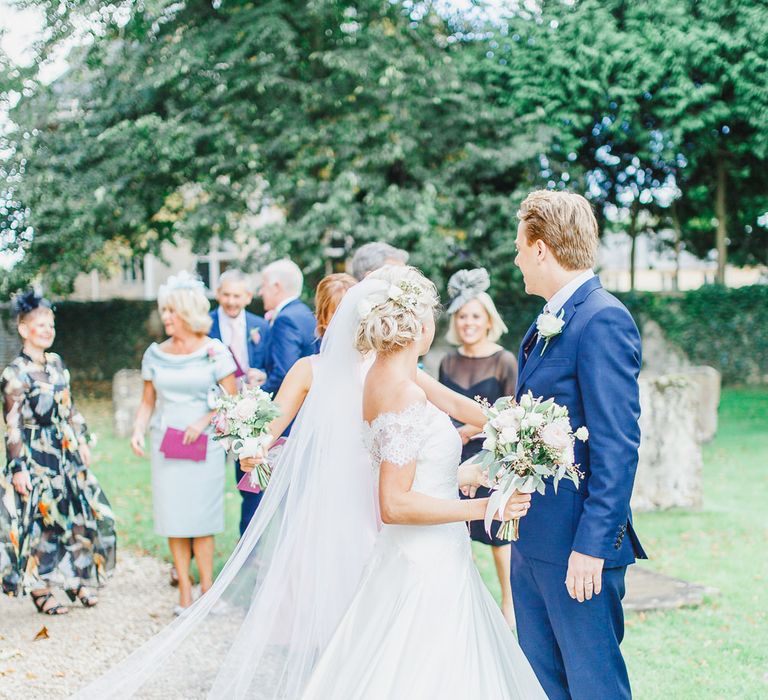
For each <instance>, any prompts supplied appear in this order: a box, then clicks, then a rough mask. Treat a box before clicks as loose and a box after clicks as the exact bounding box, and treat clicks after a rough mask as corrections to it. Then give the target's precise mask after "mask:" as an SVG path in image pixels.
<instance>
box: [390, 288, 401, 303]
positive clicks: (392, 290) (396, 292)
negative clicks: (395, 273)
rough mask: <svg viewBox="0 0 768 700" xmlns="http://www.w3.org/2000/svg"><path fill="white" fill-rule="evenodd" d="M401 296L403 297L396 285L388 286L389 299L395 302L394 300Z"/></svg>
mask: <svg viewBox="0 0 768 700" xmlns="http://www.w3.org/2000/svg"><path fill="white" fill-rule="evenodd" d="M401 296H403V290H402V289H400V287H398V286H397V285H394V284H392V285H390V287H389V298H390V299H392V300H393V301H395V300H396V299H399V298H400V297H401Z"/></svg>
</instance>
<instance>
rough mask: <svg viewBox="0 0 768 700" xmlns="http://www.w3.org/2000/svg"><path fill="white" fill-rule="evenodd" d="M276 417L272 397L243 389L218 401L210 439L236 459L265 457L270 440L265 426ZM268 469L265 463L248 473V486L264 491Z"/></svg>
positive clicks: (278, 411) (257, 390) (277, 413)
mask: <svg viewBox="0 0 768 700" xmlns="http://www.w3.org/2000/svg"><path fill="white" fill-rule="evenodd" d="M279 415H280V409H279V408H278V406H277V404H276V403H275V402H274V401H273V400H272V397H271V396H270V395H269V394H267V393H266V392H265V391H262V390H261V389H257V388H255V387H246V388H244V389H243V390H242V391H241V392H240V393H239V394H235V395H234V396H229V395H228V394H227V395H225V396H222V397H220V398H219V399H218V401H217V404H216V413H215V414H214V416H213V418H212V419H211V423H212V425H213V439H214V440H219V441H220V442H221V444H222V445H223V446H224V449H225V450H227V451H228V452H229V451H231V452H233V453H234V454H235V455H237V456H238V457H258V456H259V455H260V454H266V452H267V449H268V448H269V446H270V444H271V443H272V441H273V439H274V438H273V437H272V435H270V433H269V430H268V428H269V424H270V423H271V422H272V421H273V420H274V419H275V418H277V417H278V416H279ZM271 475H272V470H271V468H270V466H269V464H268V463H267V462H266V461H265V462H263V463H262V464H260V465H258V466H257V467H256V468H255V469H254V470H253V471H252V472H251V486H253V487H255V486H257V485H258V486H259V487H260V488H261V489H264V488H266V486H267V484H268V483H269V478H270V476H271Z"/></svg>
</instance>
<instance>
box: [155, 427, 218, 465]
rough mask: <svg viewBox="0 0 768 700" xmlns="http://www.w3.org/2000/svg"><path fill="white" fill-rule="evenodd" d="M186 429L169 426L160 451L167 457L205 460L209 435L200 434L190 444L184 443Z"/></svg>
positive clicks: (194, 460)
mask: <svg viewBox="0 0 768 700" xmlns="http://www.w3.org/2000/svg"><path fill="white" fill-rule="evenodd" d="M183 440H184V431H183V430H176V428H168V429H167V430H166V431H165V435H163V442H162V443H161V444H160V452H162V453H163V454H164V455H165V458H166V459H188V460H191V461H192V462H205V456H206V454H207V452H208V436H207V435H205V434H202V435H200V437H198V438H197V440H195V441H194V442H191V443H190V444H189V445H185V444H184V441H183Z"/></svg>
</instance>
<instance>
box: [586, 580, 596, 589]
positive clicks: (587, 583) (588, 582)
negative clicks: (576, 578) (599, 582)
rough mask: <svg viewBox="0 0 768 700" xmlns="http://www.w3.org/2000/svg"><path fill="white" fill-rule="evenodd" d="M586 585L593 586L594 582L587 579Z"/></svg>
mask: <svg viewBox="0 0 768 700" xmlns="http://www.w3.org/2000/svg"><path fill="white" fill-rule="evenodd" d="M584 585H585V586H589V587H590V588H591V587H592V586H593V585H594V584H593V583H592V581H585V582H584Z"/></svg>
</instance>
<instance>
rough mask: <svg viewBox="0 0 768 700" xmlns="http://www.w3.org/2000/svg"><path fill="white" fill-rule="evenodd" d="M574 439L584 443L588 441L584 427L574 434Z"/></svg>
mask: <svg viewBox="0 0 768 700" xmlns="http://www.w3.org/2000/svg"><path fill="white" fill-rule="evenodd" d="M575 435H576V439H577V440H581V441H582V442H586V441H587V440H589V430H587V426H586V425H582V426H581V427H580V428H579V429H578V430H577V431H576V433H575Z"/></svg>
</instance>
